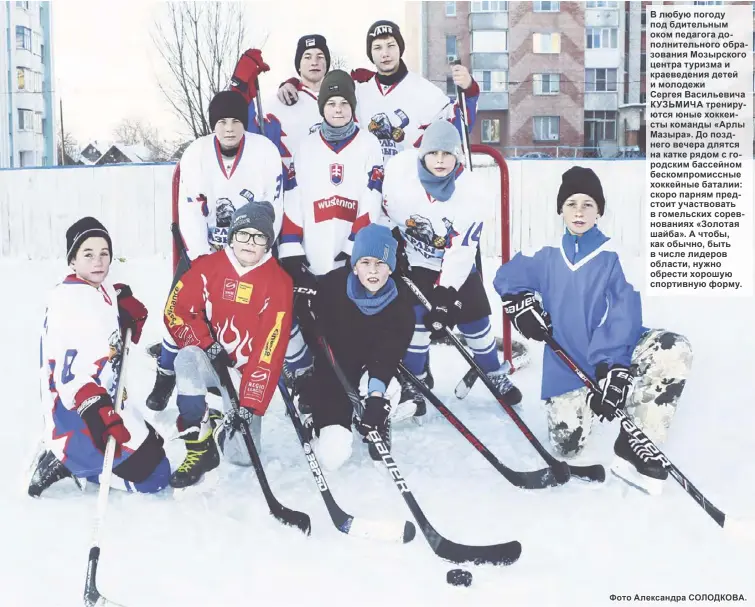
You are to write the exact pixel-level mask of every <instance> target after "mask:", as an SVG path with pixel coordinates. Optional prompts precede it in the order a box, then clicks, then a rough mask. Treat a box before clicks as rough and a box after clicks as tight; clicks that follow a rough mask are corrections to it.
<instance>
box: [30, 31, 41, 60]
mask: <svg viewBox="0 0 755 607" xmlns="http://www.w3.org/2000/svg"><path fill="white" fill-rule="evenodd" d="M31 39H32V49H31V52H32V53H34V54H35V55H41V54H42V36H41V35H40V34H38V33H36V32H34V33H33V34H32V36H31Z"/></svg>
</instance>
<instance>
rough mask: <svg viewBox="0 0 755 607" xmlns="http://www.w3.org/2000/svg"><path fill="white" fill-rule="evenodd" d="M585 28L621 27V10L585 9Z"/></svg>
mask: <svg viewBox="0 0 755 607" xmlns="http://www.w3.org/2000/svg"><path fill="white" fill-rule="evenodd" d="M622 4H623V3H622ZM585 27H619V9H618V8H588V9H585Z"/></svg>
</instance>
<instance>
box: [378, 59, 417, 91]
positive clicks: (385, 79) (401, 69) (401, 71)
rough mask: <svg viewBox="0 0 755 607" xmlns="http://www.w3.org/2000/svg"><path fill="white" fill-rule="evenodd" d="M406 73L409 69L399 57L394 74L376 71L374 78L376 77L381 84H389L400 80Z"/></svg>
mask: <svg viewBox="0 0 755 607" xmlns="http://www.w3.org/2000/svg"><path fill="white" fill-rule="evenodd" d="M408 73H409V70H408V69H407V67H406V64H405V63H404V60H403V59H399V60H398V69H397V70H396V73H395V74H390V75H384V74H381V73H379V72H378V73H376V74H375V78H377V81H378V82H379V83H380V84H382V85H383V86H391V85H392V84H396V83H398V82H401V81H402V80H403V79H404V78H405V77H406V75H407V74H408Z"/></svg>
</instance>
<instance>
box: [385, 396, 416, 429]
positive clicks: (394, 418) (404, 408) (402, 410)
mask: <svg viewBox="0 0 755 607" xmlns="http://www.w3.org/2000/svg"><path fill="white" fill-rule="evenodd" d="M416 412H417V403H415V402H413V401H410V400H407V401H404V402H403V403H399V404H398V405H396V407H395V409H394V410H393V411H391V413H390V415H389V416H388V419H389V420H390V422H391V424H400V423H401V422H405V421H406V420H408V419H413V418H414V414H415V413H416Z"/></svg>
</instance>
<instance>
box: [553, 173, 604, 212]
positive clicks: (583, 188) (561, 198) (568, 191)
mask: <svg viewBox="0 0 755 607" xmlns="http://www.w3.org/2000/svg"><path fill="white" fill-rule="evenodd" d="M574 194H587V195H588V196H589V197H590V198H592V199H593V200H594V201H595V202H596V204H597V205H598V212H599V213H600V214H601V215H603V211H605V208H606V199H605V198H604V197H603V186H602V185H601V184H600V179H598V176H597V175H596V174H595V171H593V170H592V169H586V168H584V167H579V166H573V167H572V168H570V169H569V170H568V171H566V173H564V174H563V175H561V187H560V188H559V189H558V198H557V199H556V208H557V210H558V214H559V215H560V214H561V210H562V209H563V207H564V202H565V201H566V199H567V198H569V197H570V196H572V195H574Z"/></svg>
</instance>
